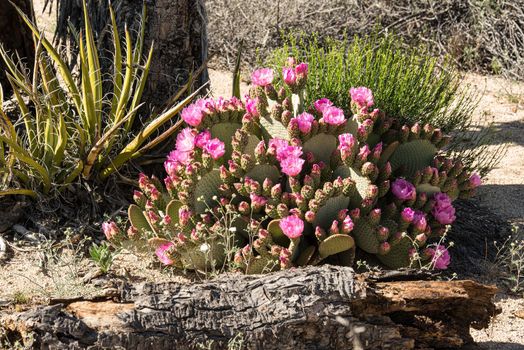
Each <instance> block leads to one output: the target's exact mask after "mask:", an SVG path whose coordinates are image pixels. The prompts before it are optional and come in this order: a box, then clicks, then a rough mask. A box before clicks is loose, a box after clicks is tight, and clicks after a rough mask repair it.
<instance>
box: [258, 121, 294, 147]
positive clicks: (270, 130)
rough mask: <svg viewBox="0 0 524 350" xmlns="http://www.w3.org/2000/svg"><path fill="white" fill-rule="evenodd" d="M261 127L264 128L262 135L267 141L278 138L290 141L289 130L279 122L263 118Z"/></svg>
mask: <svg viewBox="0 0 524 350" xmlns="http://www.w3.org/2000/svg"><path fill="white" fill-rule="evenodd" d="M260 125H261V127H262V134H263V135H264V138H265V139H266V141H269V140H270V139H277V138H278V139H283V140H289V132H288V131H287V128H286V127H285V126H284V125H283V124H282V123H281V122H279V121H278V120H274V119H270V118H266V117H263V116H261V117H260Z"/></svg>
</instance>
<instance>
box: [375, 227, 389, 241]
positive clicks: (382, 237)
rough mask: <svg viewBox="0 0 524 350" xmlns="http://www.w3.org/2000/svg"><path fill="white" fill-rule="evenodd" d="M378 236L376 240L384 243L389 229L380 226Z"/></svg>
mask: <svg viewBox="0 0 524 350" xmlns="http://www.w3.org/2000/svg"><path fill="white" fill-rule="evenodd" d="M377 234H378V240H379V241H381V242H385V241H387V240H388V238H389V229H388V228H387V227H384V226H380V227H379V228H378V230H377Z"/></svg>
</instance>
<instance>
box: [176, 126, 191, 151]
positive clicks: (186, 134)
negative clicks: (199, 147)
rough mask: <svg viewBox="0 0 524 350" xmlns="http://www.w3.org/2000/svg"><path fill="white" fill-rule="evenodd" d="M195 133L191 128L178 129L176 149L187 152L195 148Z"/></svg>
mask: <svg viewBox="0 0 524 350" xmlns="http://www.w3.org/2000/svg"><path fill="white" fill-rule="evenodd" d="M195 136H196V133H195V131H194V130H193V129H191V128H185V129H182V131H180V132H179V133H178V135H177V137H176V149H177V150H179V151H181V152H189V151H192V150H193V149H194V148H195Z"/></svg>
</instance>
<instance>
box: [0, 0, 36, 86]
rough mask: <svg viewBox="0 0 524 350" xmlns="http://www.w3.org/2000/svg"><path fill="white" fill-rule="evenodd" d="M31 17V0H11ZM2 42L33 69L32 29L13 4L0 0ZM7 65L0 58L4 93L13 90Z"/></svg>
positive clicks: (32, 15) (0, 72) (0, 75)
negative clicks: (6, 72)
mask: <svg viewBox="0 0 524 350" xmlns="http://www.w3.org/2000/svg"><path fill="white" fill-rule="evenodd" d="M11 1H12V2H13V3H14V4H15V5H16V6H18V7H19V8H20V9H21V10H22V11H24V13H25V14H27V15H28V16H29V17H30V18H34V14H33V5H32V2H31V0H11ZM0 44H2V45H3V46H4V48H5V49H6V51H8V52H10V53H11V54H13V55H16V54H18V56H20V58H22V59H23V60H24V62H25V63H26V64H27V67H28V68H29V69H32V67H33V64H34V63H33V62H34V55H35V48H34V42H33V37H32V34H31V31H30V30H29V29H28V28H27V26H26V25H25V23H24V22H23V20H22V19H21V18H20V16H19V15H18V12H16V9H15V8H14V7H13V5H12V4H11V3H10V2H9V1H7V0H2V1H0ZM4 70H5V66H4V64H3V62H2V60H1V59H0V84H1V85H2V88H3V89H4V93H6V94H7V93H8V92H9V91H11V85H10V84H9V81H8V80H7V77H6V75H5V71H4Z"/></svg>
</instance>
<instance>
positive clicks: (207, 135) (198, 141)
mask: <svg viewBox="0 0 524 350" xmlns="http://www.w3.org/2000/svg"><path fill="white" fill-rule="evenodd" d="M209 140H211V132H210V131H209V129H206V130H204V131H202V132H201V133H200V134H198V135H197V136H196V137H195V145H196V146H197V147H198V148H204V147H205V146H206V144H207V143H208V141H209Z"/></svg>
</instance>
